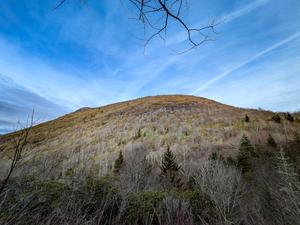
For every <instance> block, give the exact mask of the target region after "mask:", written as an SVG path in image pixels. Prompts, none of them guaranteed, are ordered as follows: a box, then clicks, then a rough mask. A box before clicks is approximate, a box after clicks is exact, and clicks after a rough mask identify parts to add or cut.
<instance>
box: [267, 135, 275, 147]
mask: <svg viewBox="0 0 300 225" xmlns="http://www.w3.org/2000/svg"><path fill="white" fill-rule="evenodd" d="M267 144H268V145H269V146H271V147H274V148H275V147H277V144H276V142H275V140H274V138H273V137H272V136H271V134H269V137H268V140H267Z"/></svg>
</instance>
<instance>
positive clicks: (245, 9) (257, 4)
mask: <svg viewBox="0 0 300 225" xmlns="http://www.w3.org/2000/svg"><path fill="white" fill-rule="evenodd" d="M268 2H269V0H257V1H254V2H252V3H250V4H248V5H246V6H245V7H241V8H239V9H237V10H235V11H233V12H231V13H229V14H227V15H225V16H223V17H222V18H221V19H219V20H218V21H224V22H226V23H227V22H230V21H232V20H234V19H237V18H239V17H241V16H243V15H245V14H247V13H250V12H251V11H253V10H255V9H256V8H258V7H261V6H263V5H265V4H267V3H268Z"/></svg>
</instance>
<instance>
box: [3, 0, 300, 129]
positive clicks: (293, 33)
mask: <svg viewBox="0 0 300 225" xmlns="http://www.w3.org/2000/svg"><path fill="white" fill-rule="evenodd" d="M55 4H56V1H54V0H28V1H22V0H3V1H2V2H1V5H0V133H6V132H10V131H13V130H14V129H16V125H17V122H18V121H21V122H22V123H23V122H24V121H26V119H27V117H28V115H29V114H30V113H31V111H32V109H34V110H35V118H36V119H37V120H38V121H39V122H42V121H46V120H50V119H53V118H56V117H58V116H61V115H63V114H66V113H69V112H72V111H74V110H77V109H78V108H81V107H96V106H101V105H105V104H109V103H113V102H118V101H123V100H128V99H133V98H138V97H142V96H148V95H158V94H192V95H197V96H202V97H206V98H210V99H214V100H216V101H219V102H222V103H226V104H230V105H234V106H238V107H246V108H263V109H267V110H273V111H299V110H300V1H299V0H284V1H283V0H210V1H208V0H190V1H189V5H188V8H187V9H185V10H184V11H183V18H184V19H185V21H186V22H187V24H189V25H190V27H201V26H204V25H206V24H207V23H208V21H209V20H211V19H214V20H216V21H222V23H220V24H219V25H218V26H217V28H216V30H217V32H218V34H217V35H216V36H215V39H216V40H215V41H213V42H208V43H205V44H204V45H202V46H200V47H198V48H196V49H194V50H192V51H189V52H187V53H185V54H176V52H177V51H181V50H183V49H185V48H186V46H187V45H188V43H187V41H186V39H185V37H186V36H185V35H186V34H185V32H184V30H182V27H180V26H178V25H176V24H175V23H173V24H172V23H171V26H170V29H169V30H168V32H167V34H166V41H165V42H164V41H162V40H161V39H155V40H153V41H152V42H151V43H150V44H149V45H148V46H147V48H146V52H145V53H144V48H143V44H144V43H145V42H144V40H143V39H142V38H143V30H142V27H141V26H140V25H139V24H137V23H136V22H135V21H134V20H131V19H129V18H130V17H132V16H133V15H134V11H132V7H131V6H130V4H129V3H128V2H127V1H126V0H123V1H109V0H90V1H89V2H88V5H82V4H79V3H78V2H77V1H67V2H66V4H64V5H63V6H62V7H60V8H59V9H57V10H55V11H53V10H52V8H53V7H54V6H55Z"/></svg>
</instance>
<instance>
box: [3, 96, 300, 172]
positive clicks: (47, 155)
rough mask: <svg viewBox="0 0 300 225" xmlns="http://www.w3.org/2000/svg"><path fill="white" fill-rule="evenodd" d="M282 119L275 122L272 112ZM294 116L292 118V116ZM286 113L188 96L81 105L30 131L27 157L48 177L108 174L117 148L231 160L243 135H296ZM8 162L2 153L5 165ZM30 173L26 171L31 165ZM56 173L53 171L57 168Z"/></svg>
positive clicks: (261, 138) (263, 138)
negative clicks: (72, 170) (74, 172)
mask: <svg viewBox="0 0 300 225" xmlns="http://www.w3.org/2000/svg"><path fill="white" fill-rule="evenodd" d="M276 116H277V117H279V118H281V120H280V121H276V119H275V120H274V118H275V117H276ZM290 116H291V115H290ZM293 116H294V117H295V120H294V121H293V122H291V121H290V120H287V119H286V118H287V117H286V116H285V114H284V113H279V114H276V113H273V112H270V111H262V110H252V109H242V108H236V107H233V106H229V105H225V104H221V103H218V102H216V101H212V100H209V99H205V98H200V97H195V96H186V95H163V96H154V97H144V98H139V99H136V100H132V101H126V102H120V103H115V104H111V105H107V106H103V107H99V108H87V107H86V108H82V109H79V110H77V111H75V112H73V113H70V114H68V115H65V116H62V117H60V118H58V119H55V120H52V121H49V122H46V123H42V124H39V125H37V126H34V127H32V128H31V130H30V132H29V136H28V144H27V151H26V154H25V160H24V167H23V168H22V169H21V170H22V171H24V170H25V169H26V165H27V164H26V162H31V163H30V165H31V166H30V167H32V165H33V164H34V166H35V169H36V170H38V171H41V174H43V169H45V168H43V167H45V166H43V165H45V163H46V164H47V170H50V168H51V171H52V173H53V175H54V176H59V175H61V174H64V173H65V172H66V171H68V169H70V168H75V170H77V169H78V170H79V169H81V170H82V169H83V170H88V172H93V173H95V174H106V173H109V172H110V171H111V170H112V168H113V162H114V161H115V159H116V157H117V156H118V154H119V152H120V151H123V152H124V154H125V155H126V152H127V151H130V149H132V148H135V147H137V146H138V147H139V148H141V149H143V151H146V157H147V159H149V160H150V161H152V162H156V161H159V160H160V159H161V156H162V154H163V152H164V151H165V149H166V148H167V147H170V149H171V150H172V152H174V154H175V155H176V156H177V159H178V160H180V161H182V162H183V161H186V160H190V159H195V160H197V159H200V158H208V157H209V156H210V155H211V154H212V153H213V152H218V153H220V154H221V155H223V157H229V156H231V157H234V156H235V155H236V153H237V149H238V146H239V143H240V139H241V136H242V135H246V136H248V137H249V139H250V140H251V142H252V143H253V144H254V145H257V146H259V145H262V144H265V143H267V139H268V137H269V135H270V134H272V137H274V138H275V139H276V142H277V143H279V144H280V143H285V142H287V141H289V140H293V139H294V138H295V136H296V134H298V133H299V121H298V120H297V115H296V114H295V115H293ZM19 133H20V132H15V133H11V134H7V135H3V136H1V137H0V146H2V147H5V148H8V149H9V148H11V149H13V148H14V145H13V143H14V142H13V140H14V139H16V138H17V137H18V135H19ZM6 160H7V159H6V158H5V156H4V157H2V158H1V161H2V162H1V165H5V161H6ZM27 169H28V170H30V169H29V168H27ZM53 171H55V172H53Z"/></svg>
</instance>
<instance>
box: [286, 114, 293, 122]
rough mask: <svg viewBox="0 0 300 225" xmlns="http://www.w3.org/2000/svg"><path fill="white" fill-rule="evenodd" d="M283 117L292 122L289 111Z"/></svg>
mask: <svg viewBox="0 0 300 225" xmlns="http://www.w3.org/2000/svg"><path fill="white" fill-rule="evenodd" d="M285 118H286V119H287V120H288V121H290V122H294V117H293V116H292V115H291V114H290V113H286V114H285Z"/></svg>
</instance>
